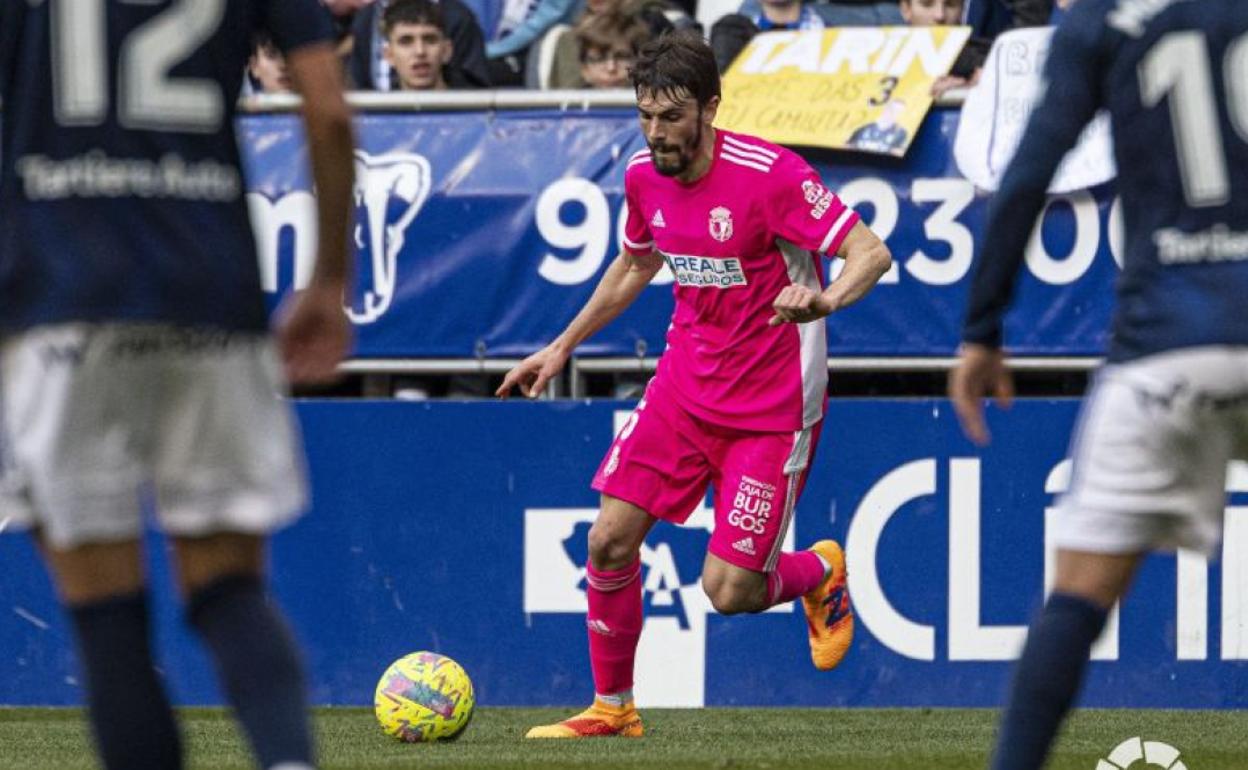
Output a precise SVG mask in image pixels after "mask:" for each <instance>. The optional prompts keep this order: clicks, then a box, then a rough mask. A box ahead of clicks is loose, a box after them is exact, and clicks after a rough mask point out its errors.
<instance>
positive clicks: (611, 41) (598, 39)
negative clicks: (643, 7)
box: [575, 13, 650, 88]
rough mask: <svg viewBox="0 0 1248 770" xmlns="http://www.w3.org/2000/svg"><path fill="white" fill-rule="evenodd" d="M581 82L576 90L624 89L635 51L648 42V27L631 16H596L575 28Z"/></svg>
mask: <svg viewBox="0 0 1248 770" xmlns="http://www.w3.org/2000/svg"><path fill="white" fill-rule="evenodd" d="M575 35H576V42H577V44H578V47H579V49H580V54H581V55H580V58H581V82H580V83H578V84H577V86H576V87H577V88H585V87H587V86H588V87H590V88H625V87H627V86H628V84H629V80H628V71H629V69H630V68H632V66H633V59H635V58H636V56H637V51H638V49H640V48H641V46H642V44H643V43H645V42H646V41H647V40H649V39H650V27H649V26H647V25H646V23H645V22H644V21H642V20H641V19H639V18H637V17H635V16H625V15H623V14H615V13H613V14H597V15H594V16H589V17H587V18H585V19H584V20H582V21H581V23H580V24H577V25H576V32H575Z"/></svg>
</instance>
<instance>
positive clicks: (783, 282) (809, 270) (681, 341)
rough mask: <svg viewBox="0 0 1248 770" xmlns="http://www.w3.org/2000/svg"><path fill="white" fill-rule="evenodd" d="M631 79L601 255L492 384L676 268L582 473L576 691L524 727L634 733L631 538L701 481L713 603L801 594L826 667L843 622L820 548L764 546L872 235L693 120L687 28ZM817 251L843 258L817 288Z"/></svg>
mask: <svg viewBox="0 0 1248 770" xmlns="http://www.w3.org/2000/svg"><path fill="white" fill-rule="evenodd" d="M632 80H633V85H634V88H635V89H636V92H637V105H638V110H639V114H640V119H641V128H642V132H643V133H644V134H645V138H646V143H647V144H648V145H649V149H648V150H643V151H641V152H638V153H637V154H636V155H634V156H633V157H632V159H631V160H630V161H629V164H628V169H627V171H626V172H625V176H624V189H625V195H626V197H627V200H628V209H629V214H628V222H627V225H626V227H625V235H624V243H623V245H622V249H621V253H620V256H619V257H618V258H617V259H616V260H615V261H614V262H613V263H612V264H611V266H610V267H609V268H608V269H607V272H606V274H605V275H604V276H603V278H602V280H601V281H600V282H599V284H598V287H597V288H596V289H595V291H594V294H593V296H592V297H591V298H590V300H589V302H588V303H587V304H586V305H585V307H584V308H583V309H582V310H581V312H580V313H579V314H578V315H577V316H576V318H575V319H573V321H572V323H571V324H569V326H568V328H567V329H566V330H565V331H564V332H563V333H562V334H561V335H560V336H559V337H558V339H556V340H555V341H554V342H552V343H551V344H550V345H549V346H547V347H546V348H544V349H542V350H541V351H539V352H537V353H535V354H534V355H532V356H530V357H529V358H527V359H525V360H524V361H523V362H522V363H521V364H519V365H518V366H517V367H516V368H515V369H513V370H512V371H511V372H509V373H508V374H507V377H506V378H505V379H504V381H503V384H502V386H501V387H500V388H499V390H498V394H499V395H500V396H506V395H507V394H508V393H509V392H510V391H511V389H512V388H513V387H517V386H518V387H519V388H520V391H521V392H522V393H524V394H525V395H527V396H530V397H534V396H537V395H539V394H540V393H541V392H542V390H543V389H544V388H545V386H546V383H547V381H549V380H550V378H551V377H554V376H555V375H557V374H558V373H559V371H560V370H561V369H562V368H563V366H564V365H565V364H566V363H567V360H568V357H569V356H570V355H571V353H572V351H573V350H574V349H575V348H576V346H577V345H578V344H580V343H581V342H582V341H584V340H585V339H587V338H588V337H589V336H590V335H592V334H593V333H594V332H596V331H597V330H598V329H601V328H602V327H603V326H605V325H606V324H607V323H608V322H609V321H610V320H611V319H613V318H615V317H616V316H617V315H619V313H620V312H621V311H623V310H624V309H625V308H626V307H627V306H628V305H629V304H630V303H632V302H633V300H635V299H636V298H637V296H638V295H639V294H640V293H641V292H642V290H643V289H644V288H645V287H646V286H647V285H648V284H649V283H650V281H651V279H652V278H653V277H654V275H655V274H656V273H657V272H658V271H659V269H660V268H661V267H662V265H663V263H664V261H666V262H667V264H668V266H669V267H670V268H671V270H672V273H673V274H674V275H675V277H676V285H675V288H674V291H675V296H676V308H675V311H674V313H673V316H672V325H671V328H670V329H669V331H668V334H667V350H666V352H665V353H664V354H663V357H662V358H661V359H660V361H659V366H658V371H657V373H656V374H655V377H654V379H653V380H652V381H651V382H650V385H649V386H648V387H647V389H646V393H645V396H644V397H643V398H642V400H641V402H640V403H639V404H638V405H637V409H636V411H635V412H634V413H633V415H632V417H631V418H630V419H629V421H628V423H627V424H626V425H625V427H624V428H623V429H622V430H621V431H620V434H619V435H618V436H617V437H616V439H615V441H614V443H613V444H612V445H611V448H610V450H609V451H608V452H607V456H606V458H605V459H604V460H603V462H602V465H601V466H600V467H599V469H598V473H597V474H596V475H595V477H594V482H593V486H594V489H596V490H598V491H599V492H601V493H602V508H601V511H600V512H599V515H598V518H597V520H596V521H595V522H594V525H593V527H592V528H591V529H590V533H589V564H588V566H587V573H588V574H587V582H588V584H589V587H588V589H587V594H588V602H589V614H588V618H587V621H588V626H589V649H590V661H591V665H592V668H593V675H594V687H595V690H596V697H595V698H594V703H593V705H592V706H591V707H590V708H589V709H588V710H586V711H584V712H582V713H581V714H579V715H577V716H574V717H572V718H570V719H567V720H565V721H563V722H559V723H557V724H553V725H546V726H542V727H535V728H533V729H532V730H531V731H529V734H528V737H530V738H579V737H589V736H608V735H620V736H627V737H639V736H640V735H641V734H642V725H641V719H640V717H639V716H638V714H637V710H636V708H635V706H634V705H633V697H632V687H633V661H634V658H635V656H636V651H637V640H638V638H639V637H640V634H641V627H642V586H641V580H640V573H641V562H640V549H641V544H642V541H643V540H644V539H645V537H646V534H647V533H648V532H649V531H650V528H651V527H652V526H654V524H655V522H656V521H659V520H664V521H671V522H675V523H680V522H683V521H685V519H687V518H688V517H689V514H690V513H691V512H692V511H693V509H694V508H695V507H696V506H697V504H698V502H699V501H700V500H701V499H702V497H703V495H705V494H706V489H707V486H708V485H710V486H712V487H714V489H715V531H714V534H713V535H712V536H711V542H710V546H709V548H708V553H707V556H706V563H705V565H704V567H703V572H702V586H703V589H704V590H705V591H706V593H707V595H708V596H709V597H710V600H711V603H712V605H713V606H714V607H715V609H716V610H717V611H719V612H721V613H724V614H736V613H741V612H761V611H763V610H765V609H767V608H768V607H771V606H773V605H775V604H780V603H784V602H789V601H792V600H793V599H796V598H798V597H801V598H802V599H803V606H804V608H805V610H806V615H807V620H808V629H809V634H810V643H811V656H812V658H813V660H814V663H815V665H816V666H817V667H818V668H820V669H830V668H832V667H834V666H836V665H837V663H839V662H840V660H841V658H842V657H843V656H844V655H845V652H846V651H847V650H848V648H849V643H850V640H851V638H852V636H853V615H852V613H851V611H850V607H849V597H848V594H847V592H846V584H845V559H844V555H843V554H842V553H841V549H840V546H839V545H837V544H836V542H835V541H832V540H824V541H820V542H819V543H816V544H815V545H814V546H813V547H812V548H811V549H810V550H808V551H801V552H797V553H781V552H780V546H781V543H782V542H783V540H784V535H785V532H786V531H787V530H788V527H789V524H790V521H791V519H792V517H793V508H794V505H795V503H796V502H797V497H798V494H799V493H800V492H801V488H802V484H803V482H804V481H805V477H806V472H807V469H808V467H809V462H810V458H811V456H812V455H813V453H814V449H815V445H816V444H817V442H818V439H819V429H820V427H821V425H822V419H823V413H824V407H825V405H826V401H827V339H826V329H825V326H824V324H823V322H822V320H821V319H823V318H824V317H825V316H827V315H828V314H829V313H832V312H834V311H836V310H838V309H840V308H842V307H845V306H846V305H849V304H850V303H852V302H855V301H856V300H858V299H860V298H861V297H862V296H863V295H865V294H866V293H867V291H869V290H870V289H871V287H872V286H874V285H875V283H876V281H878V280H879V278H880V276H882V275H883V274H884V273H885V271H887V270H888V267H889V265H890V262H891V257H890V255H889V253H888V249H887V248H886V247H885V246H884V244H883V243H881V242H880V240H879V239H878V238H876V237H875V235H874V234H873V233H872V232H871V231H870V230H869V229H867V227H866V226H865V225H863V224H862V223H861V222H859V220H858V215H857V214H855V213H854V211H853V210H852V209H850V208H848V207H847V206H845V205H844V204H843V203H842V202H841V201H840V200H839V199H838V198H837V197H836V195H835V194H834V193H832V192H831V191H829V190H827V189H826V188H824V186H823V184H822V183H821V181H820V179H819V176H818V175H817V174H816V173H815V171H814V170H813V169H811V167H810V166H809V165H807V163H806V162H805V161H803V160H802V159H801V158H800V157H799V156H797V155H796V154H794V153H792V152H790V151H789V150H786V149H784V148H782V147H777V146H775V145H772V144H769V143H767V142H764V141H762V140H759V139H755V138H754V137H749V136H744V135H740V134H733V133H731V132H728V131H723V130H716V129H714V128H713V127H712V124H713V123H714V120H715V112H716V110H717V108H718V107H719V100H720V88H719V75H718V73H717V71H716V68H715V58H714V56H713V55H712V53H711V50H710V48H709V47H708V46H707V45H706V43H705V42H704V41H703V40H702V38H701V37H700V36H698V35H697V34H694V33H690V34H684V33H674V34H670V35H666V36H664V37H662V38H660V39H658V40H656V41H654V42H652V43H650V44H648V45H647V46H646V47H645V48H643V49H642V51H641V54H640V56H639V58H638V59H637V62H636V64H635V66H634V68H633V71H632ZM821 252H822V253H828V254H836V255H837V256H839V257H842V258H843V259H844V260H845V265H844V269H843V270H842V271H841V274H840V276H839V277H838V278H837V280H835V281H833V282H832V283H831V285H829V286H828V288H827V289H826V290H825V289H824V288H823V270H822V264H821V261H820V259H819V256H818V254H819V253H821Z"/></svg>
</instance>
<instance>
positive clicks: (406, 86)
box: [381, 0, 462, 91]
mask: <svg viewBox="0 0 1248 770" xmlns="http://www.w3.org/2000/svg"><path fill="white" fill-rule="evenodd" d="M381 27H382V32H384V33H385V36H386V45H385V48H384V55H385V57H386V62H387V63H388V64H389V65H390V68H391V70H393V71H394V74H395V78H396V79H397V80H398V86H399V90H401V91H445V90H446V89H447V87H448V83H447V72H446V69H447V65H448V64H449V63H450V61H451V54H452V46H451V40H450V38H449V37H447V34H446V23H445V22H444V21H443V19H442V9H441V8H439V7H438V6H437V5H436V4H434V3H433V2H431V0H394V2H393V3H391V4H390V5H389V6H388V7H387V8H386V10H385V13H384V14H383V15H382V21H381ZM457 87H462V86H457Z"/></svg>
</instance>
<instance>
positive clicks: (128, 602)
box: [69, 592, 182, 770]
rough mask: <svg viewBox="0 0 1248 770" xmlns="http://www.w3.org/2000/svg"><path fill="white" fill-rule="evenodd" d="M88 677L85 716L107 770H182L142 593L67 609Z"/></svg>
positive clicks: (178, 746) (180, 749)
mask: <svg viewBox="0 0 1248 770" xmlns="http://www.w3.org/2000/svg"><path fill="white" fill-rule="evenodd" d="M69 614H70V616H71V617H72V618H73V623H74V631H75V635H76V637H77V641H78V657H79V659H80V661H81V664H82V667H83V671H84V673H85V675H86V687H87V710H88V714H89V715H90V718H91V729H92V731H93V733H94V734H95V743H96V747H97V748H98V750H99V753H100V759H101V761H102V762H103V764H104V767H105V768H108V769H109V770H132V768H136V767H142V768H151V769H152V770H178V768H181V767H182V748H181V741H180V740H179V738H178V728H177V724H176V723H175V722H174V718H173V709H172V708H171V707H170V705H169V698H168V697H167V696H166V695H165V690H164V687H162V686H161V683H160V680H159V679H158V678H157V676H156V669H155V668H153V665H152V648H151V640H150V638H149V631H148V617H147V596H146V594H144V593H143V592H139V593H136V594H131V595H128V596H118V597H115V598H111V599H107V600H104V601H99V602H92V603H89V604H82V605H78V606H76V607H70V608H69Z"/></svg>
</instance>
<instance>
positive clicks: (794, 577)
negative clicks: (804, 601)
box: [767, 551, 827, 606]
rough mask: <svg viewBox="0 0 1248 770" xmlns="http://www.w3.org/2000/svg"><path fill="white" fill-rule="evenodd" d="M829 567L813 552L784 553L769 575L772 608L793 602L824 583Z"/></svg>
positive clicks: (768, 589)
mask: <svg viewBox="0 0 1248 770" xmlns="http://www.w3.org/2000/svg"><path fill="white" fill-rule="evenodd" d="M826 573H827V567H825V566H824V564H823V559H820V558H819V557H818V556H817V555H815V553H814V552H813V551H797V552H795V553H782V554H780V559H779V560H778V561H777V562H776V568H775V569H774V570H773V571H771V572H768V573H767V596H768V598H769V599H771V604H772V606H775V605H777V604H784V603H785V602H791V601H793V600H794V599H796V598H797V597H799V596H801V595H802V594H805V593H809V592H810V591H811V590H813V589H814V588H815V587H816V586H818V585H819V584H820V583H822V582H823V578H824V576H825V575H826Z"/></svg>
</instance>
